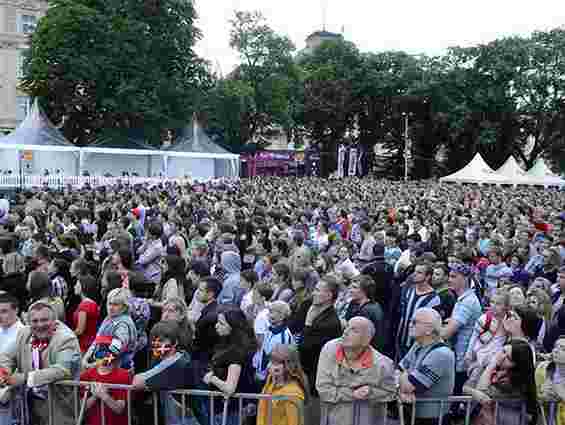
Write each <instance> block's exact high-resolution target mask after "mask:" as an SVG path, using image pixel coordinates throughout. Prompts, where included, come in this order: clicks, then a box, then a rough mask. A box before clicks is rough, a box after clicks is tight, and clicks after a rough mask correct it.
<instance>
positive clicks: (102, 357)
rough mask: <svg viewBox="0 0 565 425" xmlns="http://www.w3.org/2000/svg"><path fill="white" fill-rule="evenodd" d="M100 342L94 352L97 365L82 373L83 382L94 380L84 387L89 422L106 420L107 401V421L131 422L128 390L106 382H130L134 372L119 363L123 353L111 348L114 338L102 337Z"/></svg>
mask: <svg viewBox="0 0 565 425" xmlns="http://www.w3.org/2000/svg"><path fill="white" fill-rule="evenodd" d="M94 343H95V344H96V346H97V348H96V351H95V352H94V355H93V357H94V360H95V366H94V367H91V368H89V369H87V370H85V371H84V372H82V373H81V375H80V381H81V382H93V384H92V385H91V386H90V387H89V388H87V389H86V391H84V387H83V397H84V393H85V392H86V393H87V394H88V395H87V396H86V397H87V400H86V423H87V424H88V425H98V424H101V423H102V407H101V405H102V404H104V423H105V424H106V425H127V423H128V417H127V413H126V403H127V398H128V397H127V391H125V390H119V389H107V388H106V387H104V386H103V385H102V384H118V385H130V384H131V374H130V373H129V371H128V370H126V369H122V368H120V367H119V365H120V358H119V355H115V354H114V353H113V352H112V351H111V350H110V344H111V343H112V339H111V338H108V337H99V338H98V339H97V340H96V341H95V342H94Z"/></svg>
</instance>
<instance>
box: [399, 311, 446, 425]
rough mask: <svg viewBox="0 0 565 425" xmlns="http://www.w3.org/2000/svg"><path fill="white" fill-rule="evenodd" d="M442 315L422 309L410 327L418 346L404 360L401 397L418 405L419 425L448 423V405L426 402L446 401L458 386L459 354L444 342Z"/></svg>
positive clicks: (417, 418) (416, 411) (417, 417)
mask: <svg viewBox="0 0 565 425" xmlns="http://www.w3.org/2000/svg"><path fill="white" fill-rule="evenodd" d="M441 330H442V321H441V316H440V314H439V313H438V312H437V311H436V310H434V309H432V308H426V307H424V308H419V309H418V310H416V313H415V314H414V318H413V320H412V323H411V324H410V335H411V336H412V337H413V338H414V341H415V343H414V345H412V347H411V348H410V351H408V353H407V354H406V356H405V357H404V358H403V359H402V360H401V362H400V364H399V367H400V370H401V375H400V398H401V400H403V401H405V402H409V403H414V402H416V399H418V401H417V402H416V406H415V409H414V411H413V412H414V413H415V416H416V423H417V424H418V425H436V424H439V423H446V422H445V419H443V420H441V419H440V418H443V417H444V416H446V414H447V411H448V403H444V405H443V406H442V405H441V403H439V402H426V401H425V399H426V398H436V399H438V398H441V399H446V398H447V397H449V396H450V395H451V393H452V391H453V387H454V384H455V354H454V353H453V351H452V350H451V349H450V348H449V347H448V346H447V345H446V344H445V343H444V342H443V341H442V339H441V336H440V334H441Z"/></svg>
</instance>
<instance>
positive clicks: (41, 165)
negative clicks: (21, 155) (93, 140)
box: [0, 149, 79, 176]
mask: <svg viewBox="0 0 565 425" xmlns="http://www.w3.org/2000/svg"><path fill="white" fill-rule="evenodd" d="M78 155H79V154H78V152H69V151H66V152H57V151H32V159H31V160H30V161H22V168H23V169H22V172H23V173H24V174H35V175H43V173H44V171H45V170H48V171H49V174H54V173H55V170H62V172H63V174H65V175H67V176H73V175H76V174H77V173H78ZM0 169H2V170H11V171H12V173H13V174H18V173H19V172H20V163H19V160H18V151H17V150H15V149H0Z"/></svg>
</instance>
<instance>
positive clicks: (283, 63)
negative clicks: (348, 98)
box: [229, 11, 298, 143]
mask: <svg viewBox="0 0 565 425" xmlns="http://www.w3.org/2000/svg"><path fill="white" fill-rule="evenodd" d="M230 24H231V30H230V46H231V47H232V48H233V49H235V50H236V51H237V52H238V54H239V57H240V60H241V63H240V65H239V66H238V67H237V69H236V70H235V71H234V72H233V73H232V75H231V76H230V77H229V78H231V79H234V80H239V81H241V82H242V83H244V84H246V85H248V86H249V87H251V89H252V96H253V103H254V108H253V109H251V110H249V111H248V112H249V114H248V119H247V120H246V125H247V129H246V131H244V132H241V134H242V135H245V136H246V137H247V139H246V140H243V139H242V140H241V142H242V143H245V142H247V141H249V140H251V139H253V138H255V136H260V135H261V134H262V133H264V132H265V131H268V130H269V129H270V126H271V125H272V124H276V125H279V126H281V127H283V128H285V129H288V128H289V127H291V126H292V121H291V119H292V110H293V103H292V101H291V93H292V92H293V91H296V82H297V79H298V70H297V68H296V66H295V64H294V61H293V56H292V55H293V51H294V49H295V47H294V45H293V44H292V42H291V41H290V39H289V38H288V37H286V36H282V35H279V34H277V33H276V32H275V31H274V30H273V29H272V28H271V27H269V25H268V24H267V23H266V20H265V18H264V17H263V15H261V13H259V12H243V11H238V12H235V15H234V17H233V19H232V20H231V21H230Z"/></svg>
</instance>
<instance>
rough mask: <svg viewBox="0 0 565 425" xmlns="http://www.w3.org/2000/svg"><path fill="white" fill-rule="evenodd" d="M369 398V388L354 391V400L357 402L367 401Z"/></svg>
mask: <svg viewBox="0 0 565 425" xmlns="http://www.w3.org/2000/svg"><path fill="white" fill-rule="evenodd" d="M368 397H369V386H368V385H364V386H362V387H359V388H357V389H356V390H355V391H353V398H354V399H356V400H366V399H367V398H368Z"/></svg>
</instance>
